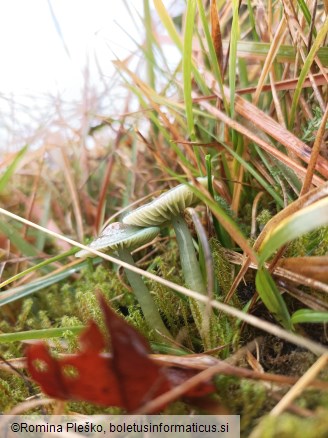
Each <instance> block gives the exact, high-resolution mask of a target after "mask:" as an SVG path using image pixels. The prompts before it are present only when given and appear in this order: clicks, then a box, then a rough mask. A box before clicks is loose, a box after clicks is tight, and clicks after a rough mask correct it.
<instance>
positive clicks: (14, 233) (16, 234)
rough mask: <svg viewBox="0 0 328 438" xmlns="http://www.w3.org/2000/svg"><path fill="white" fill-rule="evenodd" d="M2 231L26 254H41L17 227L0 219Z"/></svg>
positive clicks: (0, 229)
mask: <svg viewBox="0 0 328 438" xmlns="http://www.w3.org/2000/svg"><path fill="white" fill-rule="evenodd" d="M0 231H1V232H2V233H3V234H4V235H5V236H7V237H8V239H9V240H10V242H11V243H12V244H13V245H15V246H16V248H18V249H19V251H20V252H21V254H23V255H26V256H36V255H38V254H39V252H38V251H37V250H36V249H35V247H34V246H33V245H31V244H30V243H28V242H27V241H26V240H25V239H24V238H23V237H22V236H21V235H20V231H19V230H18V229H17V227H15V226H13V225H11V224H9V223H7V222H5V221H2V220H0Z"/></svg>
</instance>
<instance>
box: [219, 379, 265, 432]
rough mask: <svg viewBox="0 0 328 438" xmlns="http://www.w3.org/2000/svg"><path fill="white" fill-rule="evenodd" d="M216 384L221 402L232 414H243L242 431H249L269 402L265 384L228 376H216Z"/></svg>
mask: <svg viewBox="0 0 328 438" xmlns="http://www.w3.org/2000/svg"><path fill="white" fill-rule="evenodd" d="M215 384H216V387H217V389H218V395H219V399H220V402H221V404H222V405H223V406H224V407H226V408H227V409H228V411H229V412H230V413H231V414H234V415H241V423H240V428H241V432H242V433H248V432H249V431H250V430H251V428H252V427H253V426H254V420H255V419H256V418H258V417H259V416H260V415H261V414H262V413H263V412H265V408H266V407H267V404H268V399H267V391H266V389H265V386H264V384H263V383H261V382H253V381H250V380H241V379H237V378H235V377H227V376H218V377H216V378H215Z"/></svg>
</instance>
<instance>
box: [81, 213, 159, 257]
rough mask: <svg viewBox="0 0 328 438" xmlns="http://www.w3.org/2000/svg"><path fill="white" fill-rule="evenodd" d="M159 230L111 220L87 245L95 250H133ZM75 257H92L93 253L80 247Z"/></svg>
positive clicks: (150, 238)
mask: <svg viewBox="0 0 328 438" xmlns="http://www.w3.org/2000/svg"><path fill="white" fill-rule="evenodd" d="M159 231H160V230H159V228H158V227H148V228H140V227H134V226H131V225H126V224H122V223H121V222H113V223H112V224H110V225H108V227H106V228H105V229H104V230H103V232H102V233H101V234H100V235H99V236H98V237H97V238H96V239H95V240H93V241H92V242H91V243H90V244H89V245H88V246H89V247H90V248H92V249H96V250H100V249H105V248H106V249H107V252H112V251H116V250H118V249H127V250H129V251H133V250H134V249H136V248H138V247H139V246H142V245H144V244H145V243H148V242H150V241H151V240H153V239H154V238H155V237H156V236H157V235H158V233H159ZM75 257H94V254H92V253H90V252H89V251H87V250H85V249H82V250H81V251H79V252H77V253H76V254H75Z"/></svg>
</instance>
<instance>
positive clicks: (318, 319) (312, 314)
mask: <svg viewBox="0 0 328 438" xmlns="http://www.w3.org/2000/svg"><path fill="white" fill-rule="evenodd" d="M325 322H328V312H321V311H319V310H312V309H300V310H297V311H296V312H294V313H293V314H292V323H293V324H300V323H325Z"/></svg>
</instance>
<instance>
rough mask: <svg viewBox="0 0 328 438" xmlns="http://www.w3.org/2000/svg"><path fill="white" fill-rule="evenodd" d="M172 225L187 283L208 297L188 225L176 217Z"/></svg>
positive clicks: (179, 217) (180, 217)
mask: <svg viewBox="0 0 328 438" xmlns="http://www.w3.org/2000/svg"><path fill="white" fill-rule="evenodd" d="M172 224H173V227H174V231H175V234H176V238H177V243H178V247H179V250H180V260H181V266H182V271H183V274H184V277H185V282H186V284H187V286H188V287H189V288H190V289H192V290H194V291H196V292H199V293H201V294H203V295H206V287H205V284H204V280H203V276H202V273H201V270H200V267H199V263H198V260H197V256H196V252H195V248H194V244H193V241H192V236H191V234H190V231H189V228H188V225H187V224H186V221H185V220H184V219H183V217H182V216H176V217H174V218H173V219H172Z"/></svg>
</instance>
